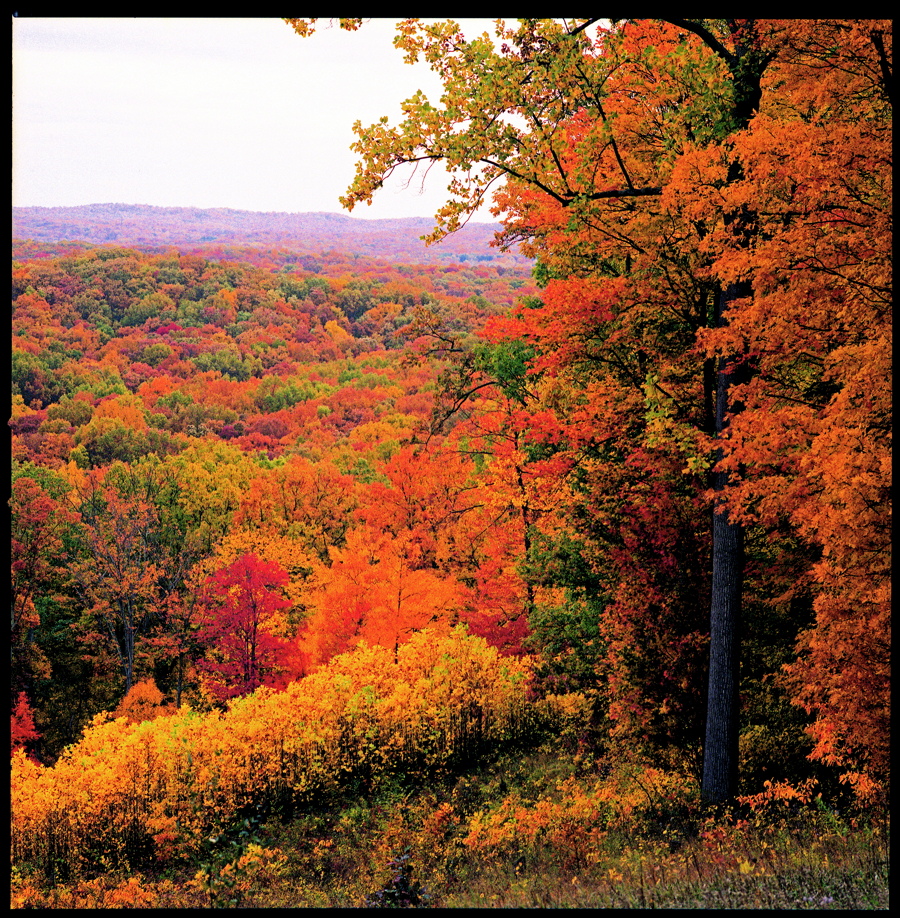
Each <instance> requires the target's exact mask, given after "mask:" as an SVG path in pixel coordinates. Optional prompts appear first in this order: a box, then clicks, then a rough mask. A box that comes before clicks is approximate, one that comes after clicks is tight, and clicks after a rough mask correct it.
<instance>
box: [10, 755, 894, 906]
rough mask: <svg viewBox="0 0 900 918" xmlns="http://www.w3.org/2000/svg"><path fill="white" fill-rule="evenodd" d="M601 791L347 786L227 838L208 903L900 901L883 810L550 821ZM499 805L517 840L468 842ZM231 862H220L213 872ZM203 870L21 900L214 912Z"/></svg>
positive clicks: (543, 772)
mask: <svg viewBox="0 0 900 918" xmlns="http://www.w3.org/2000/svg"><path fill="white" fill-rule="evenodd" d="M596 782H597V773H596V771H594V770H593V769H592V763H590V762H588V763H587V764H585V762H584V761H581V760H580V758H579V757H572V756H567V755H558V754H555V753H553V752H552V751H549V750H547V749H544V750H539V751H537V752H532V753H531V754H527V755H525V754H520V755H516V756H513V755H506V756H501V757H498V758H497V759H496V760H495V761H493V762H490V763H482V765H480V766H478V767H474V768H472V769H471V770H470V771H469V772H467V773H465V774H455V775H454V774H447V775H443V776H436V777H435V779H434V781H433V782H432V783H431V784H430V785H429V786H428V787H427V788H426V787H421V786H410V785H408V784H406V783H405V782H404V780H403V778H402V777H398V778H396V779H395V780H394V781H393V782H392V783H387V784H383V785H382V786H380V787H379V788H378V789H377V790H376V791H375V792H374V793H372V794H371V795H370V796H368V797H364V796H362V795H361V794H360V793H359V791H358V789H357V790H356V791H355V792H354V790H353V789H347V790H346V791H345V792H344V793H343V795H341V796H334V797H332V798H331V799H328V800H322V801H319V802H318V804H317V806H316V807H315V808H314V809H310V810H309V811H308V812H306V813H303V814H299V815H297V814H295V815H294V816H293V817H292V819H291V820H290V822H287V823H285V824H282V823H281V822H280V821H279V819H278V818H277V817H275V816H270V817H269V818H268V820H267V821H265V822H264V823H261V824H260V825H259V826H257V827H248V826H243V827H238V830H239V831H240V832H242V833H243V840H241V839H240V838H239V836H238V834H237V830H236V832H235V833H233V834H232V836H231V838H230V840H229V839H225V840H224V841H227V842H228V843H229V844H230V845H231V846H232V847H231V848H227V846H226V849H227V850H229V851H232V850H233V851H234V852H236V854H235V855H234V857H233V858H232V860H233V861H234V864H233V866H232V867H231V868H229V869H228V870H227V871H226V873H225V874H224V875H223V876H222V878H221V879H216V880H215V882H214V883H213V884H212V886H213V887H214V889H213V890H212V892H213V893H214V896H215V897H216V901H217V904H226V905H227V904H231V905H235V906H241V907H282V908H283V907H345V906H366V905H368V906H390V905H399V906H403V905H414V906H419V907H447V908H471V907H496V908H521V907H572V908H598V907H600V908H800V909H803V908H815V909H821V908H857V909H858V908H887V907H888V905H889V894H888V876H889V870H890V846H889V840H890V828H889V825H890V824H889V817H888V815H887V812H886V811H884V812H881V813H878V814H872V813H869V814H868V815H867V816H865V817H863V816H857V817H849V816H847V817H843V818H839V817H837V816H836V815H835V814H833V813H831V812H829V811H828V810H827V808H825V807H824V806H821V805H820V806H812V805H810V806H806V807H794V809H793V810H789V809H787V808H786V807H785V806H784V805H783V804H778V807H779V808H780V809H777V810H775V811H774V812H770V813H767V814H766V815H765V816H762V815H761V814H754V813H750V812H745V813H738V814H730V813H724V814H719V815H718V816H716V817H715V818H713V817H712V816H711V815H710V814H708V813H704V812H703V811H702V810H701V809H700V808H699V807H695V806H692V805H691V804H690V803H688V804H685V802H684V801H683V800H680V801H677V802H671V801H670V802H666V801H663V800H654V799H653V795H652V794H650V795H649V796H648V797H647V800H648V803H647V804H645V805H644V806H642V807H635V808H634V809H633V810H631V811H630V812H629V813H627V814H621V813H620V814H619V815H616V813H615V812H614V811H613V810H610V811H608V812H604V813H603V814H602V818H597V813H596V812H594V813H593V814H592V815H589V816H588V817H585V818H584V819H582V820H581V821H579V818H580V817H576V816H573V815H571V813H569V811H568V810H566V811H565V812H563V810H559V812H560V813H563V815H562V816H560V817H557V816H554V817H552V818H550V817H547V816H546V813H549V812H550V811H551V810H552V808H553V806H554V805H562V803H564V802H565V801H566V800H568V799H570V798H571V799H578V793H579V789H580V788H585V787H593V786H595V785H596ZM638 796H640V795H638ZM504 801H507V807H508V809H509V811H510V812H512V811H513V809H514V810H515V812H516V813H517V814H518V815H517V816H516V819H518V820H519V823H520V824H521V831H519V830H518V829H517V830H514V831H509V830H508V826H509V825H510V824H511V823H509V822H508V821H507V822H506V823H503V825H505V826H506V827H507V829H506V830H504V831H505V834H503V833H501V834H499V835H497V839H496V843H494V842H492V841H491V840H490V836H489V835H485V836H484V838H487V841H486V842H483V843H480V844H479V845H474V846H473V844H472V835H471V829H472V826H473V825H475V824H476V823H478V824H481V825H493V823H492V822H491V819H492V817H496V818H495V822H497V825H500V824H501V823H500V822H498V821H497V820H499V817H498V816H497V814H498V813H500V812H501V807H502V805H503V804H504ZM510 801H513V802H514V804H515V806H514V807H513V805H512V803H510ZM650 803H653V805H650ZM554 812H556V811H554ZM572 812H574V811H572ZM541 813H544V814H545V816H544V817H540V818H543V819H544V823H540V825H539V828H538V829H537V830H534V828H533V827H532V828H531V829H530V830H529V828H528V820H529V819H531V818H532V814H534V819H536V820H538V821H539V816H540V814H541ZM566 820H569V821H568V822H567V821H566ZM535 825H538V823H537V822H536V823H535ZM251 828H252V829H253V831H250V829H251ZM254 833H255V836H256V838H257V839H258V841H259V843H260V844H261V845H262V846H263V847H264V848H265V849H267V850H268V851H270V852H276V849H277V852H276V853H274V854H273V855H272V857H271V858H270V859H269V860H268V861H265V859H263V860H259V859H256V860H254V858H253V856H249V857H246V858H245V859H244V861H239V860H238V856H239V855H240V853H241V852H245V853H246V852H248V851H249V852H250V854H251V855H252V854H253V852H252V850H251V849H250V848H249V847H248V845H249V844H251V843H252V840H253V837H254ZM241 846H242V847H241ZM220 847H221V846H220ZM209 857H212V855H210V856H209ZM227 860H228V857H224V856H219V861H216V862H215V863H216V864H219V863H224V862H225V861H227ZM207 862H208V863H212V861H210V860H209V859H208V860H207ZM200 866H201V862H200V861H197V862H180V863H179V862H175V863H170V864H168V865H156V866H155V867H154V868H153V869H152V870H149V871H146V872H144V873H142V874H140V875H138V876H136V877H129V876H127V875H114V874H108V875H103V876H100V877H97V878H94V879H93V880H90V879H86V880H83V881H82V882H80V883H79V884H75V885H73V886H70V887H57V888H55V889H53V890H47V889H42V888H41V887H40V884H38V883H37V881H36V879H35V878H34V877H33V876H32V875H30V874H29V872H28V870H27V869H25V868H23V869H22V870H21V871H19V870H17V871H14V873H13V884H12V891H13V902H14V904H16V905H20V906H23V905H32V906H36V905H43V906H45V907H73V906H74V907H92V906H96V907H110V906H115V905H131V906H138V907H139V906H141V905H144V906H147V907H162V908H177V907H209V906H210V904H211V896H210V883H209V882H207V883H206V886H205V887H204V886H203V884H202V883H201V882H200V881H198V880H196V879H195V877H196V876H197V874H198V870H199V869H200ZM214 874H216V875H217V874H218V867H217V868H216V871H214ZM209 876H210V872H209V871H207V881H208V880H209Z"/></svg>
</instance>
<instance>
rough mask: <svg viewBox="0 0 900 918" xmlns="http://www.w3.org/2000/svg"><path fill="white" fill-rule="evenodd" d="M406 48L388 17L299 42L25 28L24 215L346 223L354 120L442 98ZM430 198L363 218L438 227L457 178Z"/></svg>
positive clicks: (280, 33) (16, 142)
mask: <svg viewBox="0 0 900 918" xmlns="http://www.w3.org/2000/svg"><path fill="white" fill-rule="evenodd" d="M462 22H463V24H464V30H465V33H466V35H467V36H469V37H471V36H473V35H475V34H478V33H480V32H482V31H485V30H487V31H488V32H489V34H491V36H493V34H494V32H493V25H492V23H491V21H490V20H463V21H462ZM393 36H394V28H393V21H392V20H385V19H373V20H372V21H370V22H368V23H366V24H364V26H363V27H362V28H361V29H360V30H359V31H357V32H345V31H343V30H341V29H339V28H338V27H337V24H336V23H335V26H334V27H333V28H329V27H328V22H327V20H325V21H323V22H321V23H320V24H319V27H318V29H317V31H316V33H315V34H314V35H313V36H311V37H308V38H300V37H299V36H298V35H296V34H295V33H294V31H293V29H292V28H291V27H290V26H288V25H287V24H285V23H284V22H283V21H282V20H280V19H79V18H67V19H62V18H61V19H53V18H47V19H43V18H14V19H13V173H12V178H13V204H14V205H15V206H35V205H39V206H43V207H53V206H63V205H77V204H98V203H123V204H154V205H157V206H164V207H175V206H183V207H230V208H235V209H239V210H256V211H287V212H292V213H297V212H305V211H327V212H332V213H340V212H342V209H341V205H340V203H339V201H338V197H339V196H340V195H342V194H344V193H345V192H346V190H347V187H348V185H349V184H350V182H351V181H352V179H353V175H354V165H355V161H356V160H355V156H354V154H353V153H352V152H351V151H350V149H349V148H350V144H351V143H352V142H353V141H354V139H355V136H354V134H353V132H352V129H351V128H352V125H353V122H354V121H356V120H357V119H359V120H360V121H362V123H363V124H364V125H369V124H372V123H374V122H376V121H377V120H378V119H379V118H380V117H381V116H382V115H388V116H389V118H390V121H391V123H392V124H396V123H397V122H398V121H399V120H400V115H401V109H400V103H401V102H402V101H403V100H404V99H407V98H409V97H410V96H411V95H413V93H414V92H415V91H416V90H417V89H421V90H422V91H423V92H425V94H426V95H427V96H428V98H429V99H430V100H431V101H432V102H433V103H436V102H437V101H438V100H439V98H440V94H441V92H440V82H439V80H438V77H437V76H436V75H435V74H433V73H432V72H431V70H430V69H429V68H428V65H427V64H424V63H420V64H418V65H416V66H410V65H408V64H405V63H404V61H403V54H402V53H401V52H400V51H398V50H397V49H396V48H394V46H393V44H392V39H393ZM419 184H420V183H419V182H418V181H414V182H413V184H412V185H410V187H408V188H406V189H404V187H403V186H404V181H403V180H399V179H397V178H394V179H393V180H392V182H391V183H389V184H387V185H386V186H385V187H384V188H382V189H381V190H380V191H379V192H378V193H377V195H376V198H375V203H374V204H373V205H372V206H371V207H366V206H364V205H363V206H359V207H357V208H356V209H355V210H354V211H353V214H352V215H353V216H354V217H367V218H384V217H412V216H422V217H432V216H433V215H434V213H435V211H436V210H437V209H438V207H440V205H441V204H442V203H443V202H444V201H445V200H446V185H447V179H446V175H445V174H444V173H442V172H441V173H439V172H438V169H437V167H435V168H434V169H433V170H432V171H431V173H430V174H429V176H428V180H427V182H426V184H425V190H424V193H421V192H420V187H419ZM476 219H480V220H485V221H490V220H491V219H492V218H491V216H490V213H489V212H488V210H487V208H484V209H483V212H482V213H481V214H479V215H478V216H477V217H476Z"/></svg>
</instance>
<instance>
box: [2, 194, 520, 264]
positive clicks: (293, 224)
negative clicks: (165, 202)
mask: <svg viewBox="0 0 900 918" xmlns="http://www.w3.org/2000/svg"><path fill="white" fill-rule="evenodd" d="M433 229H434V221H433V220H428V219H426V218H411V219H400V220H365V219H358V218H355V217H349V216H346V215H345V214H328V213H309V214H286V213H265V214H263V213H255V212H252V211H248V210H229V209H228V208H224V207H223V208H207V209H205V210H204V209H201V208H197V207H150V206H148V205H137V204H86V205H84V206H82V207H14V208H13V237H14V238H17V239H33V240H35V241H36V242H58V241H59V240H61V239H75V240H80V241H84V242H92V243H95V244H101V243H117V244H125V245H137V244H140V245H158V246H166V245H184V244H188V243H220V244H222V245H243V246H247V245H256V246H271V247H274V246H283V247H286V248H289V249H290V250H291V251H292V252H294V253H295V255H301V256H302V255H309V254H317V253H321V252H325V251H328V250H330V249H334V250H337V251H339V252H342V253H344V254H347V255H368V256H373V257H377V258H383V259H388V260H391V261H396V262H403V263H409V264H418V263H426V264H433V263H443V264H446V263H447V262H448V261H457V260H459V261H465V260H467V259H471V260H472V261H495V260H496V261H497V262H498V263H499V264H503V265H506V266H511V265H520V266H522V265H525V264H527V263H528V261H529V260H528V259H527V258H525V257H524V256H522V255H518V254H516V250H515V249H514V250H513V251H510V252H501V251H500V250H499V249H497V248H492V247H491V243H492V242H493V240H494V235H495V234H496V232H497V230H498V229H499V226H497V225H496V224H489V223H469V224H468V225H467V226H465V227H463V228H462V229H461V230H460V232H459V233H457V234H455V235H454V236H453V237H452V238H449V239H447V240H445V241H444V242H443V243H442V244H441V245H438V246H431V247H427V246H425V244H424V243H423V242H422V240H421V238H420V237H422V236H426V235H428V234H429V233H430V232H431V231H432V230H433Z"/></svg>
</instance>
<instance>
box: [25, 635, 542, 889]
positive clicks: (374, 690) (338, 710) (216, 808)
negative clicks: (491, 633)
mask: <svg viewBox="0 0 900 918" xmlns="http://www.w3.org/2000/svg"><path fill="white" fill-rule="evenodd" d="M528 669H529V663H528V662H527V661H522V660H513V659H508V658H502V657H500V656H499V654H498V653H497V651H496V649H494V648H492V647H489V646H488V645H487V644H486V643H485V642H484V641H483V640H481V639H480V638H474V637H470V636H468V635H467V634H466V633H465V630H464V629H462V628H457V629H455V630H454V631H452V632H451V633H450V634H447V635H443V636H442V635H436V634H434V633H431V632H428V631H422V632H419V633H418V634H416V635H414V636H413V637H412V639H411V640H410V641H408V642H407V643H406V644H404V645H402V646H401V647H400V648H399V651H398V653H397V657H396V661H395V657H394V653H393V652H392V651H390V650H388V649H387V648H385V647H380V646H371V647H369V646H366V645H362V646H360V647H359V648H358V649H357V650H355V651H354V652H352V653H348V654H344V655H342V656H339V657H336V658H335V659H334V660H332V661H331V662H330V663H329V664H328V665H327V666H325V667H323V668H322V669H320V670H318V671H317V672H316V673H314V674H313V675H311V676H308V677H307V678H305V679H301V680H298V681H296V682H293V683H291V684H290V685H289V686H288V687H287V688H286V689H285V690H284V691H283V692H276V691H273V690H271V689H267V688H263V689H260V690H258V691H257V692H255V693H254V694H253V695H250V696H247V697H244V698H241V699H238V700H235V701H233V702H232V703H231V705H230V707H229V709H228V710H227V711H226V712H221V711H213V712H211V713H210V714H207V715H201V714H199V713H197V712H194V711H191V710H190V709H188V708H182V709H181V710H179V711H177V712H175V713H174V714H172V715H171V716H169V717H160V718H157V719H156V720H147V721H144V722H143V723H131V722H129V720H128V719H127V718H126V717H120V718H117V719H110V717H109V715H108V714H101V715H98V716H97V717H95V718H94V721H93V722H92V723H91V725H90V726H89V727H88V728H87V729H86V730H85V733H84V736H83V738H82V740H81V741H80V742H79V743H77V744H75V745H73V746H70V747H68V748H67V749H66V751H65V752H64V753H63V755H62V756H61V757H60V759H59V761H58V762H57V763H56V764H55V765H54V766H53V767H52V768H45V767H43V766H40V765H36V764H35V763H33V762H31V761H29V760H28V759H27V758H26V757H25V756H24V754H22V753H21V752H19V753H17V754H15V755H14V756H13V758H12V764H11V768H12V774H11V805H12V818H11V823H12V826H11V829H12V858H13V862H14V863H16V862H24V861H27V860H33V859H35V858H36V857H40V853H41V852H42V851H46V850H47V845H48V844H49V843H50V841H49V835H48V833H51V834H52V835H53V839H54V840H53V844H55V845H56V846H57V850H58V851H59V852H60V854H61V855H63V856H65V857H66V858H68V860H69V862H70V865H71V866H72V868H73V869H75V870H76V871H77V869H78V868H79V866H80V864H81V862H82V860H83V859H85V858H87V857H89V856H93V855H96V854H98V853H100V854H102V855H103V856H106V857H108V858H109V859H110V861H111V862H112V863H117V862H123V861H127V860H128V857H129V851H128V849H127V844H128V843H127V841H126V839H128V838H131V839H134V837H135V833H137V834H138V835H140V836H141V837H143V838H146V839H153V842H154V850H155V851H156V854H157V858H158V859H159V860H165V859H166V858H167V857H169V856H170V855H171V854H172V853H173V852H176V851H183V852H187V851H196V850H198V849H199V846H200V844H201V841H202V839H203V838H204V837H205V833H208V832H209V830H210V827H211V826H214V825H219V824H221V823H222V822H225V823H227V822H228V821H229V820H230V819H232V818H234V817H235V815H236V814H237V813H238V811H239V810H240V808H241V807H242V806H244V805H245V804H247V803H248V802H253V801H260V800H262V799H265V798H266V797H267V796H270V795H272V794H277V795H280V799H284V797H285V796H286V797H288V798H292V799H303V798H304V797H305V796H306V795H308V794H310V793H316V792H318V791H321V790H322V789H323V788H324V787H326V786H328V785H329V784H330V783H333V782H334V781H336V780H337V779H338V778H339V776H340V774H341V773H342V772H347V771H353V770H360V771H361V773H363V774H366V773H368V774H371V775H377V774H379V773H382V772H383V771H384V770H385V768H386V767H388V766H391V765H393V764H396V763H397V762H398V761H401V762H402V761H405V762H407V763H409V767H420V766H424V767H426V768H433V767H435V766H439V765H440V764H441V763H442V762H444V761H446V760H447V759H448V758H449V757H452V756H453V755H459V754H461V752H460V750H461V749H462V750H463V751H464V750H465V748H467V747H465V746H463V747H460V745H459V744H460V743H461V742H463V743H464V742H468V741H470V740H471V738H472V737H473V736H476V737H481V738H483V739H485V740H487V741H491V742H493V741H496V740H498V739H501V738H502V737H503V736H504V735H506V733H507V731H508V730H509V729H510V727H511V725H512V724H513V723H514V722H515V719H516V718H517V717H520V716H521V713H522V711H523V708H524V705H525V682H526V677H527V675H528ZM144 691H145V692H146V691H147V690H146V689H144ZM460 737H463V738H462V739H461V738H460Z"/></svg>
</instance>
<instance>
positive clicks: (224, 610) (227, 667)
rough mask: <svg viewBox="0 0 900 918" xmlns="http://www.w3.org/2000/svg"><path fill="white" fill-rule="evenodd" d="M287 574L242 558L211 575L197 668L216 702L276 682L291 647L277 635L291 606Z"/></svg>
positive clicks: (247, 556)
mask: <svg viewBox="0 0 900 918" xmlns="http://www.w3.org/2000/svg"><path fill="white" fill-rule="evenodd" d="M287 583H288V575H287V574H286V573H285V571H284V570H282V568H281V567H280V566H279V565H278V564H274V563H272V564H267V563H266V562H264V561H261V560H260V559H259V558H258V557H257V556H256V555H254V554H245V555H242V556H241V557H240V558H238V559H237V560H236V561H234V562H233V563H232V564H229V565H228V566H227V567H225V568H223V569H222V570H220V571H218V572H217V573H215V574H213V575H212V576H211V577H210V578H209V579H208V580H207V582H206V585H205V588H204V594H203V596H204V598H203V605H204V612H203V617H202V625H201V628H200V631H199V633H198V638H199V640H200V641H201V643H203V644H204V645H205V646H206V647H207V656H206V657H205V658H204V659H203V660H200V661H199V663H198V666H199V668H200V669H201V671H202V672H203V673H204V674H205V675H206V677H207V680H208V682H207V684H208V687H209V691H210V693H211V694H212V695H214V696H215V697H216V698H217V699H219V700H220V701H225V700H226V699H228V698H235V697H238V696H240V695H247V694H249V693H251V692H253V691H255V690H256V689H257V688H259V687H260V686H261V685H276V684H278V683H279V681H280V680H279V673H282V672H283V671H284V669H285V667H286V661H287V657H288V652H289V646H290V645H289V642H288V641H287V640H285V639H284V638H283V637H280V636H279V635H278V634H277V633H276V631H277V629H278V627H279V625H280V624H281V622H282V620H283V619H282V613H283V612H284V610H285V609H287V607H288V606H289V605H290V603H289V602H288V601H287V600H286V599H284V598H283V596H282V590H283V589H284V588H285V587H286V586H287Z"/></svg>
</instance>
